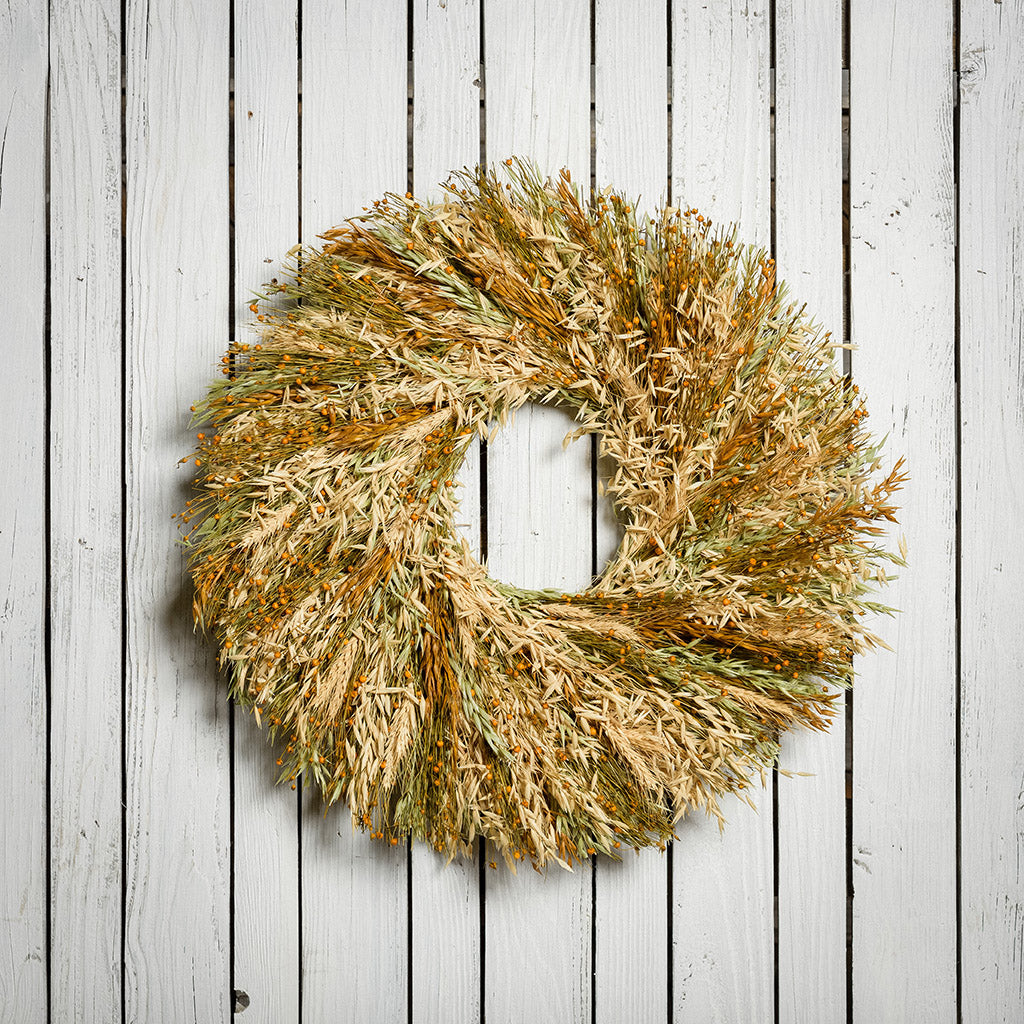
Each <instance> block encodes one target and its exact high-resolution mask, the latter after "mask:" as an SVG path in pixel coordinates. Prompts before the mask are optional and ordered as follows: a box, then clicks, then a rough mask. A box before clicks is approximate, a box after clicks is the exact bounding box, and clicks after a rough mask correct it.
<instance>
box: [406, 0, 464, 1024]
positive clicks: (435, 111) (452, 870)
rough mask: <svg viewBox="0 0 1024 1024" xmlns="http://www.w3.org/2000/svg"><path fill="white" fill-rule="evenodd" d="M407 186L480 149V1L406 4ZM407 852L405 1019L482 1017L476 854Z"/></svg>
mask: <svg viewBox="0 0 1024 1024" xmlns="http://www.w3.org/2000/svg"><path fill="white" fill-rule="evenodd" d="M412 46H413V83H414V89H413V134H412V166H413V189H414V191H415V193H416V195H417V196H425V197H428V198H432V199H440V198H442V196H443V194H444V193H443V190H442V189H441V188H440V187H439V184H440V183H441V182H443V181H444V180H445V179H446V178H447V177H448V174H449V173H450V172H451V171H453V170H457V169H459V168H462V167H472V166H473V165H474V164H475V163H476V162H477V160H478V159H479V157H480V75H481V70H480V3H479V0H417V2H416V3H415V5H414V7H413V26H412ZM458 480H459V501H460V504H459V515H458V523H459V527H460V529H461V531H462V533H463V535H464V536H465V537H466V539H467V541H468V543H469V545H470V547H471V549H472V550H473V552H474V554H475V555H476V557H478V558H479V557H480V532H481V530H480V527H481V521H480V444H479V442H477V443H475V444H474V445H473V447H472V448H471V450H470V455H469V457H468V458H467V459H466V461H465V463H464V464H463V466H462V469H461V471H460V473H459V478H458ZM410 857H411V859H412V892H411V894H410V899H411V905H410V908H409V912H410V914H411V916H412V949H411V962H412V1022H413V1024H430V1022H433V1021H442V1020H443V1021H445V1022H450V1024H471V1022H475V1021H478V1020H479V1019H480V978H481V966H482V965H481V957H480V950H481V941H480V940H481V935H480V900H481V892H480V863H479V860H480V858H479V856H477V857H474V858H472V859H464V858H459V859H458V860H456V861H453V862H452V863H451V864H448V865H446V864H445V861H444V860H443V858H441V857H439V856H438V855H437V853H436V852H435V851H434V850H433V849H431V848H430V846H429V845H428V844H426V843H415V844H414V845H413V847H412V850H411V852H410Z"/></svg>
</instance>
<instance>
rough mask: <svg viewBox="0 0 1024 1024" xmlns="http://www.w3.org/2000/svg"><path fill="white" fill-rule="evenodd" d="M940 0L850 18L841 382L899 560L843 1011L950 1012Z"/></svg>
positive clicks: (861, 666) (947, 129)
mask: <svg viewBox="0 0 1024 1024" xmlns="http://www.w3.org/2000/svg"><path fill="white" fill-rule="evenodd" d="M952 52H953V50H952V23H951V8H950V5H949V4H946V3H938V2H934V3H927V4H920V5H915V6H914V7H913V8H910V7H899V6H898V7H895V8H893V6H892V5H891V4H885V3H879V2H875V3H862V4H858V5H855V6H854V8H853V9H852V10H851V13H850V258H851V275H852V276H851V311H850V317H851V340H852V342H853V344H854V345H855V346H856V350H855V351H854V352H853V354H852V367H853V376H854V379H855V380H856V381H857V382H858V384H859V385H860V387H861V388H862V390H863V392H864V393H865V395H866V398H867V404H868V409H869V410H870V412H871V419H870V420H869V421H868V426H869V427H870V428H871V429H872V432H873V433H875V434H876V435H878V436H882V435H884V434H886V433H888V434H889V439H888V443H887V447H886V456H885V462H886V466H888V465H889V464H891V462H892V461H893V460H894V459H895V458H896V456H897V455H899V454H904V455H905V456H906V458H907V465H908V469H909V471H910V474H911V479H910V482H909V484H908V485H907V487H906V488H905V490H904V491H903V492H902V493H901V494H899V495H897V502H898V504H900V505H901V506H902V510H901V512H900V517H899V518H900V526H899V529H898V530H896V529H893V530H892V531H890V541H889V543H893V542H894V539H895V537H896V536H897V535H898V534H899V533H905V534H906V537H907V539H908V542H909V565H908V567H907V568H906V569H901V570H900V571H899V577H900V578H899V580H898V582H896V583H894V584H893V585H891V586H890V587H888V588H886V591H885V593H884V595H883V600H884V602H885V603H886V604H889V605H893V606H895V607H897V608H900V609H902V611H901V613H900V614H899V615H898V617H896V618H895V619H879V620H876V621H874V622H873V623H871V625H872V626H874V628H875V629H876V631H878V632H880V633H881V634H882V635H883V637H884V638H885V640H886V641H887V642H888V643H889V644H891V646H892V647H893V650H892V651H878V652H876V653H873V654H871V655H869V656H865V657H863V658H858V659H856V664H855V669H856V670H857V673H858V675H857V680H856V685H855V690H854V695H853V715H854V718H853V740H854V753H853V765H854V778H853V783H854V792H853V836H852V843H853V850H852V856H853V887H854V903H853V907H854V911H853V913H854V922H853V1018H854V1020H855V1021H863V1022H865V1024H867V1022H869V1021H870V1022H872V1024H878V1022H884V1021H893V1022H896V1021H900V1022H903V1024H910V1022H915V1021H921V1022H924V1021H929V1022H941V1021H952V1020H954V1019H955V1017H956V962H955V957H956V849H955V843H956V821H955V807H956V785H955V765H956V759H955V741H956V737H955V724H956V723H955V694H956V660H955V659H956V640H955V638H956V613H955V558H956V546H955V543H956V538H955V526H954V524H955V497H956V495H955V479H956V432H955V427H956V424H955V409H956V391H955V383H954V347H955V336H954V296H955V279H954V266H953V258H954V249H953V245H954V210H953V97H952Z"/></svg>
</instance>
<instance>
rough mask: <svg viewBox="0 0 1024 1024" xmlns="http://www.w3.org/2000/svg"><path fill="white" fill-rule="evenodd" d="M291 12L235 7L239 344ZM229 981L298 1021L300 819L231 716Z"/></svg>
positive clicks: (262, 1017) (278, 194)
mask: <svg viewBox="0 0 1024 1024" xmlns="http://www.w3.org/2000/svg"><path fill="white" fill-rule="evenodd" d="M297 14H298V12H297V9H296V0H268V2H265V3H261V4H240V5H236V7H235V19H234V31H235V40H234V44H235V107H234V111H235V113H234V126H235V294H234V296H232V298H233V301H234V316H235V323H236V332H235V333H236V335H237V336H238V337H239V338H240V339H241V340H243V341H244V340H245V336H246V335H247V334H248V332H249V323H250V322H251V320H252V313H251V312H250V311H249V308H248V307H249V303H250V302H251V301H252V295H253V292H256V291H260V290H262V289H261V286H262V285H263V284H264V283H265V282H267V281H269V280H270V279H271V278H272V277H275V276H276V275H277V273H278V272H279V269H280V263H281V260H282V259H283V257H284V254H285V253H286V252H287V251H288V250H289V249H290V248H291V247H292V246H293V245H295V243H296V242H297V241H298V216H299V197H298V173H299V170H298V96H297V89H298V66H297V63H298V21H297ZM233 714H234V719H235V722H234V726H235V744H234V762H233V765H232V769H233V772H234V825H235V828H234V835H233V837H232V839H233V844H234V846H233V849H234V904H233V912H234V915H235V916H234V937H235V946H234V979H233V986H234V988H235V989H236V990H237V991H238V992H239V993H243V992H244V993H245V995H246V996H247V997H248V999H249V1005H248V1008H247V1009H246V1011H245V1020H246V1022H247V1024H252V1022H253V1021H255V1022H265V1024H298V1020H299V818H298V815H299V810H298V802H297V800H296V795H295V793H293V792H292V791H291V790H290V789H289V788H288V787H287V786H283V787H281V788H277V789H275V788H274V782H275V780H276V779H277V776H278V772H279V771H280V769H279V768H277V766H276V765H275V764H274V760H275V754H274V751H273V748H272V747H271V746H270V745H269V744H268V743H267V739H266V736H265V734H264V733H263V732H261V731H260V730H259V729H258V728H257V726H256V723H255V721H254V720H253V718H252V717H251V716H250V715H248V714H246V713H244V712H242V711H241V710H240V709H238V708H235V709H234V711H233Z"/></svg>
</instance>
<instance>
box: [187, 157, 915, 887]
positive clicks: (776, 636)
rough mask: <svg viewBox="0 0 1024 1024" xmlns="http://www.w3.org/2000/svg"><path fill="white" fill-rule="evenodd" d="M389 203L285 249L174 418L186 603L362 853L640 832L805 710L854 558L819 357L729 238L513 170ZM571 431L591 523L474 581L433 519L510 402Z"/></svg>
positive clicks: (862, 596)
mask: <svg viewBox="0 0 1024 1024" xmlns="http://www.w3.org/2000/svg"><path fill="white" fill-rule="evenodd" d="M508 163H509V166H508V167H507V168H502V173H501V174H499V173H498V172H496V171H485V170H477V171H475V172H464V173H463V174H461V175H458V176H455V177H453V179H452V180H451V181H450V182H449V183H448V185H447V186H446V187H447V194H446V197H445V199H444V201H442V202H437V203H421V202H418V201H416V199H415V198H413V197H412V196H410V195H406V196H404V197H401V196H393V195H389V196H387V197H385V198H384V199H382V200H380V201H378V202H376V203H374V204H373V207H372V209H369V210H367V211H366V212H365V215H364V216H362V217H359V218H355V219H354V220H353V221H351V222H349V223H347V224H345V225H343V226H341V227H339V228H335V229H333V230H332V231H329V232H328V233H327V234H326V235H325V236H324V239H323V243H324V244H323V246H322V248H321V249H320V250H319V251H307V252H302V253H299V254H297V256H296V261H295V265H294V267H292V268H291V270H290V276H288V278H287V279H286V280H284V281H283V282H281V283H277V282H274V283H273V284H272V285H271V286H269V290H268V294H267V295H266V296H264V297H263V298H264V301H263V302H262V304H260V303H254V304H253V306H252V309H253V312H254V313H256V314H257V321H258V328H259V335H260V337H259V342H258V343H257V344H238V345H234V346H232V347H231V349H230V351H229V353H228V355H227V356H226V357H225V359H224V366H223V371H224V379H223V380H221V381H220V382H219V383H218V384H216V385H214V386H213V387H212V388H211V391H210V394H209V397H208V398H207V400H206V401H205V402H203V403H202V404H201V405H200V406H198V407H197V409H196V418H197V420H198V421H201V422H203V423H205V424H208V425H207V426H206V428H205V429H204V431H203V432H202V433H200V434H199V446H198V450H197V452H196V454H195V456H194V458H195V462H196V464H197V465H198V466H199V467H200V469H199V476H198V480H197V485H198V488H199V494H198V495H197V496H196V497H195V498H193V499H192V501H190V502H189V506H188V508H187V510H186V511H185V512H184V513H183V514H182V519H183V522H184V524H186V526H185V530H186V533H187V534H188V537H187V542H188V545H189V554H190V568H191V572H192V575H193V579H194V582H195V604H194V610H195V618H196V622H197V624H199V625H200V626H202V627H204V628H206V629H209V630H211V631H213V632H214V634H215V635H216V636H217V637H218V639H219V642H220V649H221V658H222V661H223V663H224V664H225V665H227V667H228V668H229V669H230V673H231V692H232V694H233V696H234V698H235V699H236V700H237V701H238V702H239V703H240V704H242V705H243V706H245V707H248V708H251V709H252V710H253V711H254V713H255V715H256V718H257V720H258V721H259V722H260V723H261V725H263V726H264V727H266V728H267V729H269V732H270V734H271V735H272V736H274V737H277V738H279V739H280V740H281V744H280V745H281V748H282V749H281V755H280V758H279V760H278V764H279V765H280V766H281V777H282V779H284V780H291V781H292V783H293V785H294V784H295V780H296V779H297V778H299V777H300V776H301V777H302V779H303V780H304V781H305V782H307V783H310V784H313V785H315V786H316V787H318V788H319V789H320V790H321V791H322V792H323V795H324V797H325V799H326V801H327V802H328V803H329V804H330V803H333V802H335V801H339V800H345V801H347V802H348V804H349V806H350V809H351V813H352V817H353V821H354V822H355V823H356V824H357V825H359V826H361V827H363V828H366V829H368V830H369V831H370V832H371V833H372V835H373V836H374V837H376V838H378V839H382V840H384V841H387V842H391V843H398V842H399V841H400V840H401V839H402V837H404V836H409V835H411V836H413V837H414V838H416V839H423V840H426V841H427V842H429V843H431V844H432V845H433V846H434V847H435V848H436V849H437V850H439V851H441V852H442V853H444V854H445V855H447V856H449V857H451V856H455V855H456V854H458V853H464V852H468V851H470V850H471V848H472V846H473V843H474V841H475V840H476V839H477V838H478V837H481V836H482V837H484V838H485V839H487V840H488V841H489V842H491V843H492V844H493V845H494V846H495V847H496V848H497V850H498V851H499V852H500V853H501V854H502V855H503V856H504V857H505V859H506V860H507V862H508V863H509V864H510V865H512V866H513V867H514V866H515V865H516V864H517V863H518V862H520V861H522V860H529V861H531V862H532V863H533V864H534V865H535V866H537V867H541V866H543V865H545V864H547V863H549V862H557V863H560V864H562V865H565V866H571V865H572V864H574V863H576V862H579V861H580V860H583V859H585V858H587V857H589V856H590V855H592V854H593V853H595V852H599V853H604V854H609V855H612V856H617V855H618V851H620V850H621V849H622V848H623V847H636V848H639V847H642V846H645V845H649V844H664V842H665V841H666V840H667V839H668V838H670V837H671V836H672V835H673V830H674V828H675V826H676V823H677V822H678V821H679V819H680V818H681V817H682V816H683V815H684V814H686V813H687V811H689V810H690V809H691V808H694V807H699V808H702V809H704V810H705V811H707V812H708V813H710V814H712V815H717V816H719V818H720V819H721V812H720V809H719V802H718V801H719V798H720V797H721V796H722V795H723V794H725V793H729V792H742V791H744V790H746V788H747V787H748V786H749V784H750V781H751V779H752V778H762V777H763V774H764V772H765V771H766V770H768V769H770V768H771V767H772V765H773V761H774V758H775V755H776V752H777V749H778V741H779V736H780V734H781V733H782V731H783V730H785V729H787V728H789V727H790V726H793V725H805V726H810V727H813V728H825V727H827V725H828V722H829V720H830V718H831V717H832V716H833V714H834V713H835V700H836V694H837V693H838V688H840V687H842V686H845V685H847V684H848V683H849V681H850V678H851V658H852V656H853V655H854V654H857V653H858V652H861V651H864V650H865V649H867V648H868V647H870V646H872V645H874V644H876V643H879V642H880V641H878V639H877V638H876V637H874V636H872V635H871V634H870V633H869V632H867V631H866V630H865V628H864V627H863V626H862V624H861V617H862V616H863V615H864V614H865V613H866V612H868V611H870V610H887V609H883V608H882V606H880V605H877V604H875V603H873V602H872V601H870V600H869V599H868V595H869V593H870V590H871V589H872V587H873V585H875V584H877V583H882V582H884V581H885V578H886V577H885V573H884V571H883V569H882V565H883V563H884V562H887V561H888V562H895V563H901V558H900V557H899V556H898V555H896V554H894V553H891V552H889V551H887V550H886V549H885V546H884V545H885V536H884V533H885V530H884V529H883V523H884V521H894V512H895V509H894V507H893V506H892V505H891V504H890V496H891V495H892V493H893V491H894V490H896V489H897V488H898V487H899V485H900V484H901V482H902V481H903V479H904V475H903V473H902V470H901V463H900V462H897V463H896V465H895V467H894V468H892V469H891V471H890V472H888V474H887V475H884V476H883V477H882V478H881V479H876V477H877V476H878V475H879V474H878V471H879V470H880V468H881V465H882V457H881V454H880V449H879V446H878V445H877V444H875V443H874V442H873V441H872V439H871V438H870V436H869V435H868V434H867V433H866V431H865V429H864V425H863V420H864V418H865V417H866V416H867V412H866V411H865V408H864V404H863V402H862V400H861V399H860V397H859V396H858V394H857V388H856V386H854V385H852V384H851V382H850V381H848V380H846V379H844V378H843V376H842V375H841V374H840V373H839V372H838V370H837V369H836V366H835V361H834V354H835V353H834V350H835V348H836V346H835V345H834V344H833V343H832V342H831V340H830V338H829V336H828V335H827V334H822V333H821V332H820V331H819V330H818V329H817V327H816V326H815V325H814V324H813V323H812V322H810V321H809V320H808V318H807V317H806V316H805V314H804V312H803V310H802V309H801V308H798V307H796V306H795V305H794V304H793V303H792V302H790V301H789V300H788V298H787V297H786V294H785V290H784V288H783V287H782V286H781V284H780V283H779V282H777V281H776V278H775V268H774V264H773V262H772V260H771V259H769V258H767V257H766V256H765V254H764V253H762V252H758V251H755V250H753V249H751V248H748V247H744V246H742V245H740V244H738V242H737V241H736V237H735V234H734V233H733V232H730V231H723V230H720V229H712V227H711V224H710V222H709V221H707V220H705V219H704V218H703V216H701V215H699V214H698V213H697V211H695V210H675V209H665V210H663V211H661V212H660V214H659V215H658V217H656V218H654V219H648V220H640V219H638V218H637V215H636V213H635V212H634V210H633V208H632V206H631V204H630V203H629V202H628V201H627V200H626V199H625V198H624V197H622V196H621V195H618V194H617V193H615V192H613V191H611V190H609V189H606V190H604V191H601V192H598V193H595V194H593V195H592V196H590V197H589V199H587V200H586V201H584V200H583V199H582V198H581V197H580V195H579V193H578V192H577V190H576V189H575V188H574V186H573V184H572V182H571V181H570V179H569V176H568V174H566V173H564V172H563V174H562V175H561V176H560V177H559V178H558V180H557V181H554V182H550V181H545V180H542V179H541V177H540V176H539V174H538V173H537V171H536V170H535V169H534V168H532V167H531V166H530V165H528V164H526V163H524V162H520V161H509V162H508ZM531 401H532V402H546V403H558V404H560V405H562V406H565V407H567V408H568V409H569V410H570V411H571V412H572V413H573V415H574V416H575V419H576V420H577V422H578V424H579V427H578V430H577V431H575V434H574V436H583V435H586V434H592V433H593V434H597V435H598V436H599V437H600V445H601V450H602V453H604V454H606V455H608V456H610V457H611V458H612V459H613V460H614V464H615V466H616V469H615V472H614V475H613V477H612V479H611V481H610V483H609V486H608V490H609V493H610V494H611V497H612V498H613V500H614V502H615V506H616V509H617V512H618V515H619V516H620V518H621V521H622V523H623V525H624V528H625V535H624V538H623V540H622V543H621V545H620V547H619V549H618V551H617V552H616V554H615V556H614V557H613V558H612V559H611V561H610V562H609V564H608V565H607V566H606V567H605V569H604V570H603V572H602V573H601V575H600V577H599V578H597V579H595V580H594V581H593V583H592V585H591V586H590V587H588V588H587V589H586V590H584V591H582V592H581V593H577V594H562V593H555V592H551V591H531V590H523V589H519V588H516V587H512V586H509V585H507V584H504V583H502V582H500V581H497V580H494V579H492V578H491V577H489V576H488V574H487V571H486V568H485V566H484V565H482V564H480V563H479V562H478V561H477V560H476V559H475V558H474V557H473V556H472V555H471V553H470V551H469V549H468V547H467V545H466V544H465V543H464V542H463V541H462V540H461V539H460V538H459V536H458V535H457V533H456V531H455V529H454V526H453V523H454V516H455V514H456V509H457V499H456V495H455V486H454V481H455V478H456V475H457V472H458V469H459V466H460V464H461V463H462V461H463V459H464V457H465V455H466V452H467V450H468V448H469V446H470V445H472V444H475V443H476V440H477V438H478V437H479V436H483V435H486V434H487V433H488V431H489V430H491V429H492V428H493V427H494V425H495V424H496V423H499V424H500V423H503V422H505V421H506V420H507V418H508V417H509V416H510V415H511V414H512V413H514V411H515V410H516V409H518V408H519V407H521V406H522V405H523V404H524V403H526V402H531Z"/></svg>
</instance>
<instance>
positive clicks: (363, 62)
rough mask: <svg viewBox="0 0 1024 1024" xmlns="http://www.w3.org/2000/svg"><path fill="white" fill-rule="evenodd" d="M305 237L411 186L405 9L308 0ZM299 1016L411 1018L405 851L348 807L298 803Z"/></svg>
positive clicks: (369, 0) (372, 0)
mask: <svg viewBox="0 0 1024 1024" xmlns="http://www.w3.org/2000/svg"><path fill="white" fill-rule="evenodd" d="M302 36H303V38H302V235H303V240H304V241H305V242H306V243H307V244H312V243H313V242H315V240H316V236H317V235H318V234H319V233H320V232H322V231H324V230H326V229H327V228H329V227H331V226H332V225H334V224H338V223H340V222H341V221H342V220H344V219H345V218H346V217H351V216H355V215H358V214H359V213H360V212H361V210H362V208H363V207H365V206H368V205H370V203H372V201H373V200H374V199H377V198H379V196H380V195H381V194H382V193H383V192H384V191H392V192H394V191H401V192H404V191H405V186H406V179H407V173H406V152H407V145H406V108H407V98H406V97H407V64H406V7H405V4H404V3H403V4H396V3H379V2H377V0H349V2H348V3H346V4H337V3H334V2H332V0H304V3H303V8H302ZM301 860H302V978H303V1019H305V1020H308V1021H321V1020H331V1019H334V1018H335V1017H337V1016H338V1015H339V1014H342V1015H344V1017H345V1018H347V1019H350V1020H382V1021H383V1020H387V1021H391V1020H404V1019H405V1018H406V1013H407V1009H406V1007H407V985H408V951H407V934H408V887H407V855H406V851H405V849H404V848H403V847H399V848H398V849H396V850H392V849H390V848H388V849H385V848H384V847H383V846H381V845H379V844H377V843H373V842H371V841H370V840H369V838H368V837H367V835H366V834H365V833H362V832H354V831H353V828H352V825H351V819H350V816H349V814H348V811H347V809H346V808H343V807H334V808H332V809H331V810H330V811H328V812H327V815H326V817H325V815H324V812H323V807H322V802H321V801H320V799H319V797H310V798H309V799H304V801H303V811H302V851H301Z"/></svg>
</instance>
